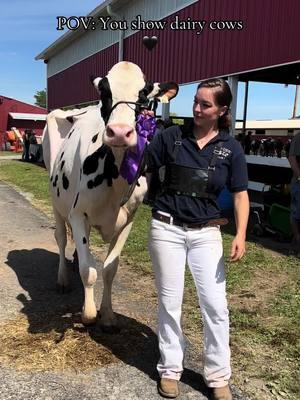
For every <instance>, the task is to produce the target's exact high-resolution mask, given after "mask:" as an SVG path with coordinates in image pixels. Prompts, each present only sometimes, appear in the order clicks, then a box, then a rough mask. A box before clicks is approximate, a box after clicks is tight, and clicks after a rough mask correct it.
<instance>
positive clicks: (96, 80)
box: [90, 75, 102, 93]
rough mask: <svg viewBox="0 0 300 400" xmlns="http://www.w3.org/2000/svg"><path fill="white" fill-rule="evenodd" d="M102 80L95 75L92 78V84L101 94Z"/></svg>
mask: <svg viewBox="0 0 300 400" xmlns="http://www.w3.org/2000/svg"><path fill="white" fill-rule="evenodd" d="M101 80H102V78H99V77H95V76H94V75H91V76H90V81H91V82H92V84H93V85H94V86H95V88H96V90H97V92H99V93H100V88H99V83H100V82H101Z"/></svg>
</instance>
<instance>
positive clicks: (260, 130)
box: [255, 129, 266, 135]
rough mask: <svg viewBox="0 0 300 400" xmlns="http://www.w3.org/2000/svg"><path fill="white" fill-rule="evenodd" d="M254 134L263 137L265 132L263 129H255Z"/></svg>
mask: <svg viewBox="0 0 300 400" xmlns="http://www.w3.org/2000/svg"><path fill="white" fill-rule="evenodd" d="M255 133H256V134H257V135H265V134H266V130H265V129H256V132H255Z"/></svg>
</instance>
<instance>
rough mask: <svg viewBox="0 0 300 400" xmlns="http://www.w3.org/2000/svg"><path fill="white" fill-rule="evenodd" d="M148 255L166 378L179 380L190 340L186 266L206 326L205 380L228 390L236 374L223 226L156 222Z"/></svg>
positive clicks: (160, 368) (161, 370)
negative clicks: (185, 320)
mask: <svg viewBox="0 0 300 400" xmlns="http://www.w3.org/2000/svg"><path fill="white" fill-rule="evenodd" d="M149 252H150V256H151V259H152V263H153V267H154V272H155V282H156V288H157V292H158V303H159V306H158V307H159V310H158V341H159V350H160V355H161V358H160V360H159V362H158V365H157V369H158V372H159V375H160V376H161V377H168V378H170V379H177V380H179V379H180V377H181V374H182V371H183V358H184V351H185V339H184V336H183V333H182V329H181V307H182V298H183V290H184V273H185V265H186V262H187V264H188V266H189V268H190V271H191V273H192V275H193V278H194V282H195V285H196V288H197V293H198V298H199V304H200V308H201V313H202V317H203V324H204V346H203V347H204V351H203V364H204V371H203V372H204V379H205V381H206V384H207V385H208V386H209V387H223V386H225V385H227V384H228V380H229V378H230V375H231V368H230V349H229V318H228V309H227V300H226V292H225V272H224V260H223V245H222V237H221V232H220V229H219V227H218V226H211V227H206V228H202V229H185V228H182V227H179V226H175V225H169V224H166V223H164V222H161V221H158V220H155V219H152V221H151V227H150V241H149Z"/></svg>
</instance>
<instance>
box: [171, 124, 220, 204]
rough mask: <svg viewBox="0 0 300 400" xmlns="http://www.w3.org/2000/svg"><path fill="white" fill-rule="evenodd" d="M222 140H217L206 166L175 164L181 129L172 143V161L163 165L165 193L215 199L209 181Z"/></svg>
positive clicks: (210, 180)
mask: <svg viewBox="0 0 300 400" xmlns="http://www.w3.org/2000/svg"><path fill="white" fill-rule="evenodd" d="M222 145H223V142H219V143H218V144H217V145H216V146H215V148H214V150H213V155H212V158H211V160H210V162H209V165H208V167H207V168H191V167H184V166H182V165H178V164H176V156H177V153H178V150H179V148H180V146H181V130H180V129H179V128H178V136H177V138H176V141H175V144H174V150H173V154H172V159H173V162H171V163H169V164H167V165H166V167H165V176H164V180H163V190H164V191H165V192H167V193H171V194H178V195H185V196H191V197H198V198H209V199H213V200H215V199H216V198H217V196H216V195H215V194H214V193H213V192H212V188H211V182H212V177H213V174H214V172H215V168H216V167H215V166H216V163H217V159H218V155H219V153H220V149H221V147H222Z"/></svg>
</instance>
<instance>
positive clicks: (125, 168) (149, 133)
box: [120, 114, 156, 185]
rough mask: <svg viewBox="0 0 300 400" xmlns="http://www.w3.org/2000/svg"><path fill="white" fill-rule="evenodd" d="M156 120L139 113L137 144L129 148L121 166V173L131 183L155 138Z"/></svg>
mask: <svg viewBox="0 0 300 400" xmlns="http://www.w3.org/2000/svg"><path fill="white" fill-rule="evenodd" d="M155 129H156V121H155V118H154V117H151V116H150V115H144V114H139V116H138V119H137V123H136V132H137V144H136V146H135V148H134V149H133V150H131V149H127V150H126V152H125V155H124V158H123V161H122V164H121V167H120V175H121V176H122V177H123V178H124V179H126V180H127V182H128V183H129V185H131V184H132V183H133V182H134V180H135V178H136V174H137V172H138V169H139V165H140V162H141V160H142V156H143V153H144V150H145V147H146V143H149V142H150V140H151V139H152V138H153V136H154V133H155Z"/></svg>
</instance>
